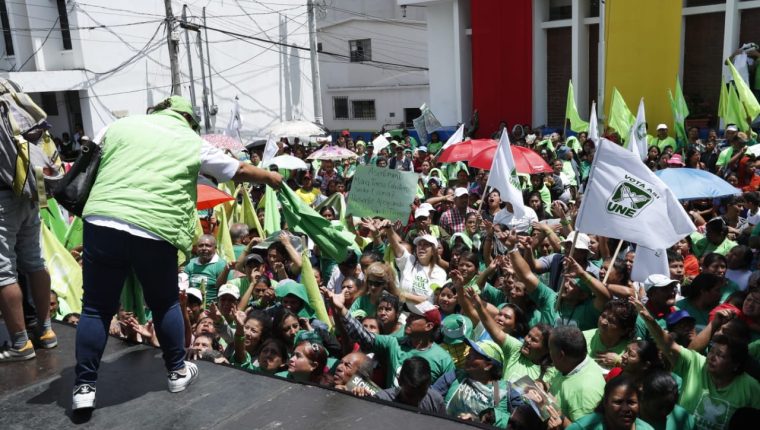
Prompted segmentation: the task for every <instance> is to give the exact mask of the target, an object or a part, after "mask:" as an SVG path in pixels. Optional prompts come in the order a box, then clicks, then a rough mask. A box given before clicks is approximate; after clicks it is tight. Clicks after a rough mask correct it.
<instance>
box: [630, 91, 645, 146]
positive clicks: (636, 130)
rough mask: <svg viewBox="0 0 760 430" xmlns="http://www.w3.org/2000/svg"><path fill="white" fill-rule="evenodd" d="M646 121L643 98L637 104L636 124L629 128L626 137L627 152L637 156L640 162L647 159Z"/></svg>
mask: <svg viewBox="0 0 760 430" xmlns="http://www.w3.org/2000/svg"><path fill="white" fill-rule="evenodd" d="M647 146H648V145H647V119H646V115H645V114H644V97H642V98H641V101H640V102H639V112H638V113H637V114H636V122H635V123H634V124H633V127H631V132H630V134H629V136H628V150H629V151H631V152H633V153H634V154H638V156H639V158H641V161H644V160H646V159H647Z"/></svg>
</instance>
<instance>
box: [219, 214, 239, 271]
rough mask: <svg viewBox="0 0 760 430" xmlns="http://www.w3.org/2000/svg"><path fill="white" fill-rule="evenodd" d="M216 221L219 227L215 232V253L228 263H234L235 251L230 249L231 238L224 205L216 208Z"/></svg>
mask: <svg viewBox="0 0 760 430" xmlns="http://www.w3.org/2000/svg"><path fill="white" fill-rule="evenodd" d="M215 211H216V220H217V221H218V222H219V227H218V229H217V231H216V252H217V253H218V254H219V256H220V257H222V258H224V259H225V260H226V261H227V262H228V263H229V262H231V261H235V251H234V249H233V248H232V237H230V223H229V221H227V211H226V210H225V208H224V205H219V206H217V207H216V210H215Z"/></svg>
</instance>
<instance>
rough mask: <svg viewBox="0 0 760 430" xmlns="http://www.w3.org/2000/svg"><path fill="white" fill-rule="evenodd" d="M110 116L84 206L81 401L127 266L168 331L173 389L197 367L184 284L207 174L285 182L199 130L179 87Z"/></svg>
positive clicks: (165, 341) (93, 377)
mask: <svg viewBox="0 0 760 430" xmlns="http://www.w3.org/2000/svg"><path fill="white" fill-rule="evenodd" d="M148 112H149V114H148V115H133V116H129V117H126V118H121V119H119V120H117V121H115V122H113V123H111V124H110V125H109V126H108V127H107V130H106V131H105V132H101V133H99V134H98V136H96V138H95V139H94V140H95V141H96V142H100V144H101V160H100V164H99V167H98V174H97V178H96V180H95V183H94V184H93V185H92V188H91V190H90V194H89V197H88V199H87V203H86V205H85V207H84V211H83V214H82V218H83V219H84V232H83V237H84V253H83V254H84V268H83V286H82V288H83V291H84V294H83V297H82V302H83V306H82V315H81V317H80V320H79V326H78V327H77V335H76V360H77V362H76V367H75V375H76V376H75V380H74V390H73V396H72V410H75V411H76V410H80V409H92V408H94V407H95V383H96V381H97V377H98V368H99V366H100V358H101V356H102V355H103V350H104V349H105V346H106V341H107V340H108V329H109V325H110V322H111V318H112V317H113V315H114V314H115V313H116V311H118V308H119V296H120V295H121V290H122V287H123V285H124V281H125V279H126V278H127V276H131V274H132V273H134V274H135V275H136V277H137V279H138V280H139V281H140V284H141V285H142V289H143V293H144V296H145V300H146V302H147V304H148V306H149V307H150V309H151V311H152V313H153V323H154V325H155V329H156V333H157V334H158V335H159V338H160V339H161V349H162V350H163V355H164V364H165V366H166V370H167V371H168V381H167V382H168V386H169V391H170V392H179V391H183V390H185V389H186V388H187V386H188V385H190V383H191V382H192V381H193V380H194V379H195V378H196V377H197V376H198V367H197V366H196V365H195V364H193V363H190V362H186V361H184V358H185V347H184V341H185V327H184V321H183V317H182V311H181V310H180V305H179V289H178V288H177V267H178V265H179V261H178V252H180V253H182V254H184V256H185V258H187V256H188V255H189V253H190V249H191V247H192V242H193V237H194V235H195V226H196V222H197V220H196V217H197V215H196V209H195V207H196V199H197V194H196V189H197V181H198V175H199V174H207V175H211V176H214V177H215V178H216V179H217V180H219V181H220V182H226V181H229V180H231V179H232V180H236V181H251V182H259V183H266V184H267V185H270V186H272V187H274V188H279V187H280V185H281V184H282V176H280V175H279V174H278V173H275V172H271V171H267V170H262V169H259V168H256V167H253V166H251V165H250V164H247V163H243V162H240V161H238V160H236V159H234V158H232V157H229V156H227V155H225V154H224V153H223V152H222V151H221V150H219V149H218V148H215V147H213V146H211V145H210V144H207V143H204V141H203V140H202V139H201V138H200V136H198V134H197V132H198V131H199V130H200V126H199V125H198V121H197V119H196V118H195V116H194V114H193V109H192V106H191V105H190V102H189V101H187V100H186V99H183V98H182V97H180V96H172V97H170V98H168V99H165V100H163V101H162V102H160V103H158V104H157V105H156V106H153V107H152V108H150V109H149V110H148Z"/></svg>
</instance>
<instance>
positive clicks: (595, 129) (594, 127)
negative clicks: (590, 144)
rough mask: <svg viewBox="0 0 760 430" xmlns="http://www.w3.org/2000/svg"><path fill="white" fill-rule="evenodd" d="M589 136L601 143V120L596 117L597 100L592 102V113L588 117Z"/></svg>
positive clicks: (595, 142)
mask: <svg viewBox="0 0 760 430" xmlns="http://www.w3.org/2000/svg"><path fill="white" fill-rule="evenodd" d="M588 122H589V124H588V138H589V139H591V140H593V141H594V144H597V145H598V144H599V120H598V119H596V102H592V103H591V114H590V115H589V119H588Z"/></svg>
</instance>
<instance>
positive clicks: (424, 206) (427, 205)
mask: <svg viewBox="0 0 760 430" xmlns="http://www.w3.org/2000/svg"><path fill="white" fill-rule="evenodd" d="M420 209H425V210H427V211H428V213H429V212H433V211H434V210H435V208H434V207H433V205H431V204H430V203H423V204H421V205H420Z"/></svg>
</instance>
